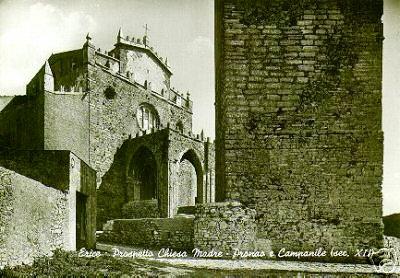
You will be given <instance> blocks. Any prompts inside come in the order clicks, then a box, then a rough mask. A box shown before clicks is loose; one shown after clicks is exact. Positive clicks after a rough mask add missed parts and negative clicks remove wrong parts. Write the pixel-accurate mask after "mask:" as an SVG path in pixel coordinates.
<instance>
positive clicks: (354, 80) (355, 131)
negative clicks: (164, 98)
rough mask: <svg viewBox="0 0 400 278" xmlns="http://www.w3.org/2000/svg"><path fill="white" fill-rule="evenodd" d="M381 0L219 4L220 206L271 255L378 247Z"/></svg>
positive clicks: (223, 0) (274, 0) (237, 0)
mask: <svg viewBox="0 0 400 278" xmlns="http://www.w3.org/2000/svg"><path fill="white" fill-rule="evenodd" d="M382 6H383V4H382V1H379V0H366V1H358V0H321V1H314V0H301V1H289V0H271V1H246V0H221V1H216V8H215V10H216V54H217V56H216V63H217V67H216V69H217V70H216V74H217V77H216V130H217V135H216V137H217V138H216V159H217V161H216V168H217V173H218V176H217V199H218V200H225V199H233V200H239V201H240V202H242V203H243V204H244V205H247V206H249V207H251V208H254V209H256V211H257V215H256V222H257V227H258V229H257V230H258V236H259V237H260V238H265V239H270V240H271V242H272V245H273V248H274V249H279V248H281V247H285V248H290V249H292V250H293V249H301V250H310V249H311V250H312V249H314V248H315V247H320V246H323V247H326V248H327V249H329V248H331V247H333V246H335V247H336V248H341V249H346V250H351V252H352V251H354V250H355V249H356V248H372V247H380V246H382V244H383V238H382V228H383V226H382V221H381V217H382V194H381V182H382V162H383V133H382V127H381V119H382V118H381V114H382V108H381V98H382V86H381V80H382V40H383V33H382V30H383V28H382V23H381V16H382Z"/></svg>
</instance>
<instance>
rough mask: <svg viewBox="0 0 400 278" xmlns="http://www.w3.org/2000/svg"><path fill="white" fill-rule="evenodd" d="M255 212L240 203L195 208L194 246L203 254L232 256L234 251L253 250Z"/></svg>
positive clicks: (205, 205) (204, 205) (206, 205)
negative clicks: (214, 253)
mask: <svg viewBox="0 0 400 278" xmlns="http://www.w3.org/2000/svg"><path fill="white" fill-rule="evenodd" d="M255 214H256V212H255V210H254V209H249V208H244V207H243V206H242V204H240V203H239V202H220V203H210V204H201V205H197V206H196V213H195V216H196V217H195V219H194V243H193V244H194V247H195V248H198V249H200V250H202V251H207V252H210V251H211V250H213V251H215V252H223V257H232V255H233V254H234V252H235V250H239V251H241V252H245V251H254V250H255V245H254V244H255V242H256V224H255V219H254V218H255Z"/></svg>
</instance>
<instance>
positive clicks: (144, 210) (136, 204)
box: [122, 199, 160, 219]
mask: <svg viewBox="0 0 400 278" xmlns="http://www.w3.org/2000/svg"><path fill="white" fill-rule="evenodd" d="M122 217H123V218H128V219H136V218H159V217H160V211H159V209H158V201H157V200H155V199H153V200H141V201H130V202H128V203H126V204H125V205H123V206H122Z"/></svg>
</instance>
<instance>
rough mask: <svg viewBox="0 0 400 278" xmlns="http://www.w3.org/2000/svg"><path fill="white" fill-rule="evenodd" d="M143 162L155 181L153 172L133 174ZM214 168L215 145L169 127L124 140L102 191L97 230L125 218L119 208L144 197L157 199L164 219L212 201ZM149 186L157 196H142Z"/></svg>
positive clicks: (105, 177)
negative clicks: (108, 223) (184, 209)
mask: <svg viewBox="0 0 400 278" xmlns="http://www.w3.org/2000/svg"><path fill="white" fill-rule="evenodd" d="M144 164H146V165H148V166H149V167H150V168H151V169H152V171H150V172H151V173H153V174H154V177H153V182H149V178H148V176H149V174H146V175H145V177H144V178H143V177H142V178H141V177H138V176H137V175H136V174H135V173H137V172H141V170H140V169H141V168H143V166H144ZM182 165H183V167H182ZM213 165H214V147H213V144H212V143H210V142H208V141H205V140H204V139H203V140H201V138H196V137H194V136H193V135H191V134H184V133H181V132H180V131H177V130H174V129H172V128H170V127H169V128H163V129H161V130H154V132H152V133H150V134H144V135H142V136H138V137H136V138H132V139H129V140H126V141H125V142H124V144H123V145H122V146H121V148H119V149H118V151H117V152H116V154H115V156H114V159H113V164H112V165H111V167H110V169H109V170H108V171H107V173H106V174H105V175H104V176H103V179H102V183H101V185H100V187H99V189H98V195H97V197H98V202H97V203H98V219H97V221H98V229H101V228H102V225H103V224H104V223H105V222H106V221H108V220H111V219H118V218H121V217H124V216H123V214H122V211H121V210H122V207H123V206H124V205H125V204H126V203H128V202H131V201H135V200H136V201H139V200H143V198H148V199H149V198H150V199H151V198H155V199H157V201H158V209H159V213H160V216H161V217H173V216H174V215H176V213H177V210H178V207H179V206H186V205H187V204H189V205H194V204H195V203H196V200H197V202H198V203H203V202H212V201H213V200H214V199H213V198H214V184H215V183H214V169H213ZM188 166H190V167H188ZM182 168H183V169H182ZM187 170H189V171H190V172H189V173H187V172H188V171H187ZM182 171H183V172H182ZM139 176H140V175H139ZM182 177H187V178H182ZM149 185H152V186H154V187H155V188H154V190H153V192H152V193H153V195H152V196H145V197H143V195H141V193H140V192H141V190H144V189H145V187H148V186H149ZM135 214H136V213H135ZM143 217H144V216H143Z"/></svg>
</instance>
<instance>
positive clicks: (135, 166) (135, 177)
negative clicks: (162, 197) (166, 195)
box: [126, 146, 158, 201]
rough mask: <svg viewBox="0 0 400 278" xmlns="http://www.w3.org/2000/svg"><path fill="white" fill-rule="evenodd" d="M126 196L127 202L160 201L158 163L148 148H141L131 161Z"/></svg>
mask: <svg viewBox="0 0 400 278" xmlns="http://www.w3.org/2000/svg"><path fill="white" fill-rule="evenodd" d="M126 196H127V200H126V201H133V200H150V199H158V167H157V161H156V158H155V156H154V154H153V152H152V151H151V150H150V149H149V148H148V147H146V146H141V147H139V148H138V149H137V150H136V151H135V153H134V154H133V156H132V158H131V160H130V164H129V169H128V175H127V187H126Z"/></svg>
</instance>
